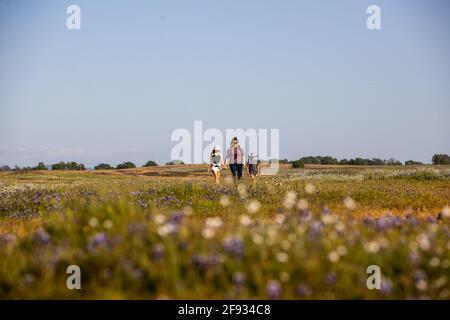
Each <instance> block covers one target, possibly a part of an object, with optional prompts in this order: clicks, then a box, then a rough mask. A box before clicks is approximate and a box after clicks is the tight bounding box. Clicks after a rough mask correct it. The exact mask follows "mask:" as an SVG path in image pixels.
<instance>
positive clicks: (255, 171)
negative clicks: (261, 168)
mask: <svg viewBox="0 0 450 320" xmlns="http://www.w3.org/2000/svg"><path fill="white" fill-rule="evenodd" d="M248 172H249V173H250V175H252V176H256V175H257V174H258V165H256V164H249V165H248Z"/></svg>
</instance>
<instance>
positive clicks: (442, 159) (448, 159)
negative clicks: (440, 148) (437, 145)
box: [431, 154, 450, 165]
mask: <svg viewBox="0 0 450 320" xmlns="http://www.w3.org/2000/svg"><path fill="white" fill-rule="evenodd" d="M431 161H432V162H433V164H434V165H440V164H450V156H449V155H448V154H435V155H434V156H433V158H432V159H431Z"/></svg>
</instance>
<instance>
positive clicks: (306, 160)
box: [299, 156, 321, 164]
mask: <svg viewBox="0 0 450 320" xmlns="http://www.w3.org/2000/svg"><path fill="white" fill-rule="evenodd" d="M320 158H321V157H319V156H317V157H303V158H300V159H299V160H301V161H303V163H304V164H320Z"/></svg>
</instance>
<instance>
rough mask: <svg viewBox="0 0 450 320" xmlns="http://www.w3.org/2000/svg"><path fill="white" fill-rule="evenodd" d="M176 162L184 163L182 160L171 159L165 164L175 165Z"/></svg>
mask: <svg viewBox="0 0 450 320" xmlns="http://www.w3.org/2000/svg"><path fill="white" fill-rule="evenodd" d="M177 164H184V162H183V161H181V160H173V161H170V162H166V165H167V166H173V165H177Z"/></svg>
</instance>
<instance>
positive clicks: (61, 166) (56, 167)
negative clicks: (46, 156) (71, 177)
mask: <svg viewBox="0 0 450 320" xmlns="http://www.w3.org/2000/svg"><path fill="white" fill-rule="evenodd" d="M52 170H66V163H65V162H63V161H60V162H58V163H55V164H52Z"/></svg>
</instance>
